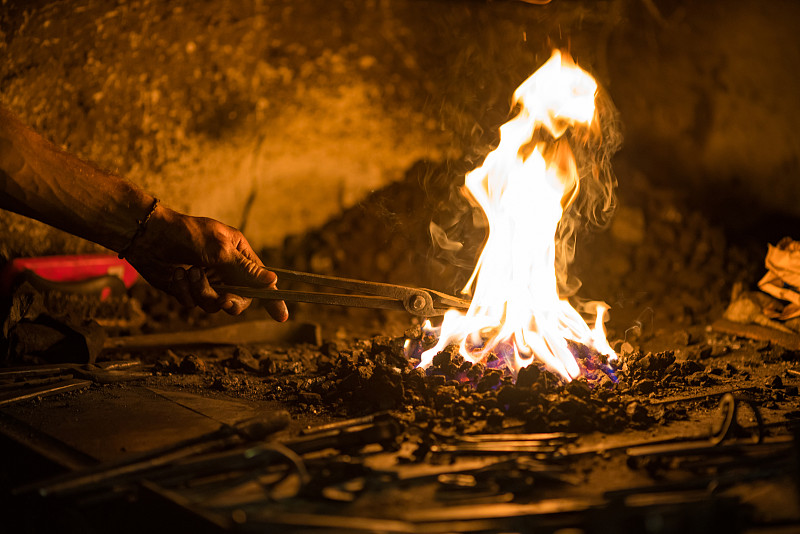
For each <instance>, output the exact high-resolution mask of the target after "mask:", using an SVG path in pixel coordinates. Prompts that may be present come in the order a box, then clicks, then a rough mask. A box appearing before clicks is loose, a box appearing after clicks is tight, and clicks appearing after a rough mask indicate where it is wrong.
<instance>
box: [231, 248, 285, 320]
mask: <svg viewBox="0 0 800 534" xmlns="http://www.w3.org/2000/svg"><path fill="white" fill-rule="evenodd" d="M236 263H237V265H238V266H239V269H238V272H239V273H240V274H239V276H243V279H241V282H234V283H237V284H242V285H259V284H263V285H265V286H267V287H269V288H271V289H276V288H277V281H278V275H276V274H275V273H273V272H272V271H270V270H269V269H267V268H266V267H264V266H263V265H260V262H259V263H257V262H256V261H255V260H253V259H251V258H248V257H247V256H246V255H245V254H241V255H240V256H239V257H238V259H237V262H236ZM261 305H262V306H263V307H264V308H265V309H266V310H267V313H269V314H270V316H271V317H272V318H273V319H275V320H276V321H279V322H283V321H285V320H286V319H288V318H289V310H288V309H287V308H286V304H285V303H284V302H283V301H282V300H262V302H261Z"/></svg>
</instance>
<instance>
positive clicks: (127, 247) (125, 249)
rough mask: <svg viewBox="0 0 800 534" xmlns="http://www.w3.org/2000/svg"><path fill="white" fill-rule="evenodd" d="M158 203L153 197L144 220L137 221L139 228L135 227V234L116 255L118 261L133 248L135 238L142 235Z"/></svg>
mask: <svg viewBox="0 0 800 534" xmlns="http://www.w3.org/2000/svg"><path fill="white" fill-rule="evenodd" d="M158 202H159V200H158V199H157V198H155V197H153V205H152V206H150V210H149V211H148V212H147V215H145V216H144V219H141V220H139V226H137V227H136V232H135V233H134V234H133V237H131V240H130V241H128V244H127V245H125V246H124V247H122V250H120V251H119V254H117V257H118V258H119V259H124V258H125V255H126V254H127V253H128V250H130V248H131V247H132V246H133V243H134V241H136V238H137V237H139V236H140V235H142V234H143V233H144V231H145V230H146V229H147V223H148V222H149V221H150V217H152V216H153V213H154V212H155V211H156V207H157V206H158Z"/></svg>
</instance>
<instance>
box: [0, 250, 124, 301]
mask: <svg viewBox="0 0 800 534" xmlns="http://www.w3.org/2000/svg"><path fill="white" fill-rule="evenodd" d="M25 271H32V272H33V273H35V274H37V275H38V276H41V277H42V278H45V279H47V280H50V281H52V282H80V281H84V280H89V279H92V278H97V277H99V276H108V275H112V276H116V277H118V278H119V279H120V280H122V282H123V283H124V284H125V287H131V285H133V283H134V282H135V281H136V280H137V278H139V273H137V272H136V270H135V269H134V268H133V267H132V266H131V264H130V263H128V262H127V261H125V260H121V259H119V258H117V257H116V256H113V255H111V254H76V255H73V256H41V257H38V258H15V259H13V260H11V261H10V262H9V263H8V265H6V266H5V268H3V270H2V272H0V292H2V294H4V295H7V294H8V293H9V291H10V290H11V287H12V286H13V284H14V280H15V279H16V278H17V277H18V276H19V275H20V274H22V273H23V272H25Z"/></svg>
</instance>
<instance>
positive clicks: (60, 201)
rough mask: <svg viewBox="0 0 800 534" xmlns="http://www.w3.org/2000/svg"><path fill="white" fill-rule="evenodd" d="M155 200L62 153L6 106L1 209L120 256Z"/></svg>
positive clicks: (0, 133)
mask: <svg viewBox="0 0 800 534" xmlns="http://www.w3.org/2000/svg"><path fill="white" fill-rule="evenodd" d="M153 200H154V199H153V197H152V196H150V195H148V194H147V193H145V192H143V191H142V190H140V189H139V188H137V187H136V186H134V185H133V184H130V183H129V182H127V181H125V180H123V179H122V178H120V177H118V176H115V175H113V174H111V173H108V172H106V171H102V170H100V169H98V168H96V167H94V166H93V165H91V164H89V163H86V162H84V161H82V160H80V159H78V158H76V157H75V156H72V155H70V154H67V153H66V152H64V151H62V150H60V149H59V148H58V147H56V146H55V145H53V144H52V143H50V142H49V141H47V140H46V139H44V138H43V137H41V136H40V135H38V134H37V133H35V132H34V131H33V130H31V129H30V128H28V127H26V126H25V125H23V124H22V123H21V122H19V121H18V120H17V119H16V118H15V117H13V116H12V115H11V114H10V113H9V112H8V111H7V110H5V109H4V108H3V107H2V106H0V208H2V209H6V210H9V211H13V212H16V213H19V214H22V215H25V216H27V217H32V218H34V219H37V220H39V221H42V222H44V223H46V224H49V225H51V226H54V227H56V228H60V229H62V230H64V231H67V232H69V233H71V234H74V235H77V236H80V237H83V238H84V239H88V240H90V241H93V242H95V243H98V244H100V245H102V246H104V247H106V248H109V249H111V250H114V251H119V250H121V249H122V248H124V247H125V246H126V245H127V244H128V243H129V242H130V240H131V239H132V238H133V236H134V234H135V233H136V229H137V227H138V221H139V220H141V219H142V218H143V217H144V216H145V215H146V214H147V212H148V211H149V209H150V207H151V206H152V203H153Z"/></svg>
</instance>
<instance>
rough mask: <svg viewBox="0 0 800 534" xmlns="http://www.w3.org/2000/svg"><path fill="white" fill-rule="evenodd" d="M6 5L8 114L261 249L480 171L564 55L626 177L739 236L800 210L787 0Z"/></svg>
mask: <svg viewBox="0 0 800 534" xmlns="http://www.w3.org/2000/svg"><path fill="white" fill-rule="evenodd" d="M0 10H1V11H0V12H1V13H2V15H0V22H2V24H1V25H0V28H2V35H0V37H1V38H0V56H3V57H6V58H8V59H7V61H3V62H1V63H0V98H2V101H3V102H4V104H5V105H7V106H9V107H11V108H12V109H13V110H14V111H15V112H17V113H18V114H19V115H20V116H21V117H22V118H23V119H24V120H25V121H27V122H28V123H29V124H31V125H33V126H35V127H36V128H37V129H39V130H40V131H41V132H43V133H44V134H45V135H47V136H48V137H49V138H51V139H52V140H53V141H55V142H56V143H58V144H61V145H63V146H65V147H66V148H68V149H69V150H72V151H74V152H76V153H77V154H79V155H81V156H82V157H85V158H89V159H91V160H94V161H96V162H98V163H99V164H100V165H103V166H105V167H108V168H111V169H114V170H116V171H117V172H119V173H121V174H123V175H125V176H127V177H128V178H129V179H131V180H132V181H134V182H137V183H139V184H141V185H143V186H144V187H146V188H148V189H149V190H151V191H152V192H153V193H154V194H156V195H158V196H159V197H161V198H162V199H163V200H164V201H165V202H166V203H167V204H169V205H172V206H173V207H176V208H178V209H183V210H187V211H189V212H191V213H194V214H203V215H208V216H211V217H216V218H219V219H221V220H223V221H225V222H227V223H229V224H232V225H235V226H239V227H243V228H244V230H245V233H246V234H247V235H248V238H249V239H250V240H251V241H252V242H253V243H254V245H255V246H257V247H262V246H276V245H279V244H280V243H281V242H282V240H283V239H284V238H285V237H286V236H287V235H290V234H297V233H302V232H305V231H306V230H308V229H310V228H313V227H317V226H319V225H321V224H322V223H323V222H324V221H326V220H327V219H329V218H330V217H331V216H333V215H334V214H335V213H337V212H340V211H341V210H342V209H344V208H346V207H348V206H352V205H353V204H355V203H357V202H358V201H359V200H360V199H361V198H363V197H364V196H365V195H367V194H368V192H369V191H371V190H375V189H379V188H381V187H383V186H385V185H386V184H389V183H391V182H393V181H395V180H397V179H398V178H400V177H401V176H402V175H403V174H404V172H405V171H406V170H407V169H408V168H410V167H411V165H412V164H413V163H414V162H415V161H417V160H420V159H429V160H437V161H442V160H447V161H452V162H453V166H454V167H455V168H456V170H458V171H462V170H463V171H466V170H469V168H470V166H471V165H472V164H474V162H475V161H476V160H477V159H478V158H480V156H481V155H482V154H485V152H486V150H487V148H488V147H489V146H490V145H491V144H492V143H494V142H496V129H497V127H498V126H499V125H500V124H501V123H502V122H504V121H505V120H506V118H507V115H508V111H509V110H508V107H509V101H510V95H511V93H512V92H513V90H514V88H515V87H516V85H517V84H519V83H520V82H521V81H522V80H523V79H525V77H527V75H529V74H530V73H531V72H533V70H535V69H536V68H537V67H538V66H539V65H540V64H541V63H542V62H543V61H545V60H546V59H547V57H549V54H550V49H551V48H552V47H553V46H561V47H565V48H568V49H570V50H571V51H572V53H573V54H574V55H575V57H576V59H577V60H578V62H579V63H580V64H581V65H582V66H583V67H585V68H587V69H588V70H590V71H592V72H594V73H595V74H596V76H597V77H598V79H599V80H600V82H601V83H602V84H604V85H605V86H606V87H607V88H608V90H609V92H610V94H611V96H612V98H613V99H614V101H615V103H616V104H617V107H618V108H619V110H620V117H621V121H622V123H623V124H624V126H625V132H626V148H625V149H624V150H623V152H622V153H621V154H620V155H619V156H618V159H620V161H621V162H623V165H622V166H621V167H620V168H621V169H636V170H638V171H641V172H643V173H644V174H645V175H646V177H647V180H649V181H652V183H653V184H657V185H662V186H663V185H666V186H669V187H675V188H678V189H681V190H685V191H686V193H687V195H689V196H694V197H696V198H697V199H699V203H700V204H702V203H704V202H705V203H711V201H712V200H714V201H718V202H717V203H719V204H723V205H724V207H728V208H731V207H733V208H734V209H729V210H728V211H729V212H731V213H734V214H736V215H737V216H735V217H733V219H736V220H741V217H740V215H741V214H740V213H737V211H741V210H737V209H735V208H736V206H737V203H738V202H745V203H746V208H747V209H748V210H750V211H751V212H755V213H757V214H758V215H759V216H761V215H763V213H764V210H766V212H768V213H784V214H789V215H793V216H800V204H798V203H797V202H796V201H795V199H796V198H798V196H799V195H798V193H800V191H799V190H798V189H800V185H798V183H799V182H798V179H797V178H798V174H799V172H798V171H799V169H798V154H799V153H800V137H798V136H797V135H796V134H794V130H795V128H796V126H795V125H796V124H798V122H799V121H798V119H800V106H798V104H797V98H796V96H795V95H797V94H800V79H798V72H800V49H798V47H797V46H796V44H795V42H796V37H795V36H794V32H795V27H796V25H797V22H798V21H800V6H798V5H796V3H794V2H791V1H789V0H784V1H774V2H770V3H766V4H765V3H762V2H756V1H755V0H747V1H742V2H726V1H723V0H713V1H709V2H702V3H698V2H691V1H689V0H671V1H666V0H661V1H657V0H608V1H603V0H598V1H582V0H553V1H552V2H550V3H549V4H547V5H534V4H529V3H525V2H519V1H507V2H482V1H466V0H464V1H459V2H440V1H434V0H427V1H423V0H395V1H391V2H389V1H368V0H363V1H358V2H356V1H342V2H327V1H322V0H319V1H311V2H291V1H279V0H252V1H249V2H228V1H223V0H213V1H205V2H198V1H189V0H176V1H169V2H168V1H165V0H131V1H119V2H116V3H114V2H106V1H103V0H82V1H78V2H47V1H41V0H40V1H38V2H33V3H32V2H26V1H20V0H8V1H7V2H4V3H3V5H2V6H0ZM624 163H629V165H624ZM462 168H463V169H462ZM625 172H628V171H627V170H625V171H623V172H621V173H620V176H619V179H620V183H621V184H622V186H623V188H624V184H625V180H626V176H625V175H624V173H625ZM455 174H456V175H458V172H456V173H455ZM720 201H723V202H720ZM755 207H762V208H764V209H760V210H755ZM420 216H421V217H428V216H429V214H420ZM736 220H734V222H736ZM0 222H2V223H3V226H4V228H6V230H5V232H3V234H4V235H2V238H3V239H2V243H3V244H2V248H1V249H0V253H2V255H4V256H6V257H7V256H10V255H18V254H41V253H48V252H60V251H77V250H85V249H87V247H88V245H87V244H85V243H82V242H80V241H77V240H73V239H69V238H66V237H65V236H63V235H62V234H59V233H57V232H52V231H50V230H49V229H46V228H43V227H41V226H40V225H33V224H32V223H30V222H28V221H26V220H23V219H21V218H18V217H15V216H11V215H9V214H2V220H1V221H0ZM367 223H368V222H367Z"/></svg>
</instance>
